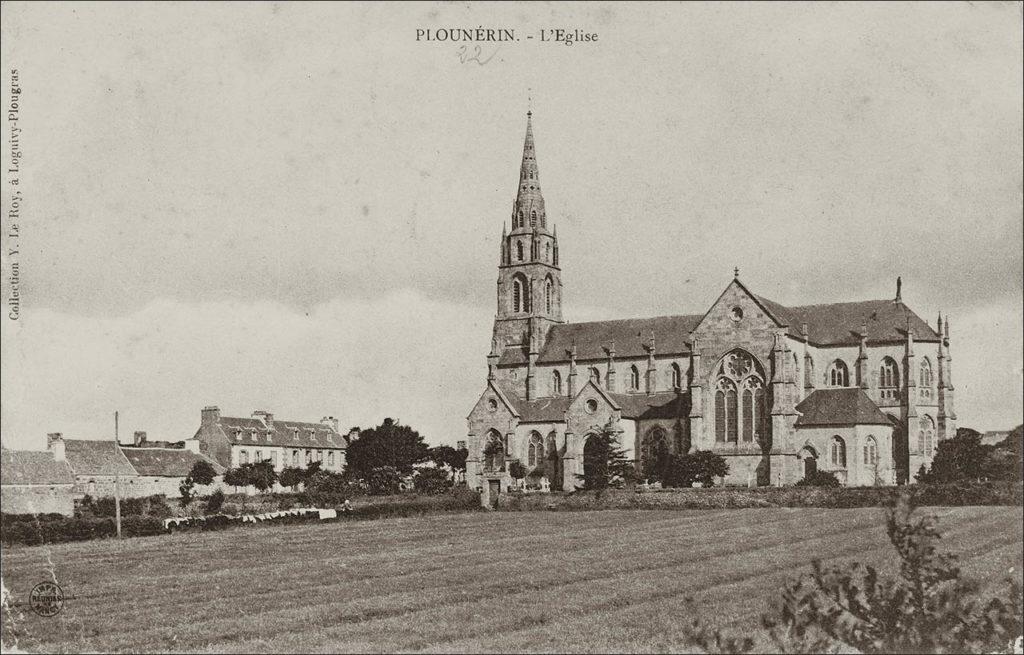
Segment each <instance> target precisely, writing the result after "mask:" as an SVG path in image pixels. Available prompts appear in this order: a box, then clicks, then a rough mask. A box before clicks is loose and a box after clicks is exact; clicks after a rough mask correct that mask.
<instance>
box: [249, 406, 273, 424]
mask: <svg viewBox="0 0 1024 655" xmlns="http://www.w3.org/2000/svg"><path fill="white" fill-rule="evenodd" d="M252 417H253V418H259V419H262V420H263V423H264V424H266V426H267V427H268V428H272V427H274V415H273V414H271V413H270V412H265V411H263V410H261V409H258V410H256V411H255V412H253V413H252Z"/></svg>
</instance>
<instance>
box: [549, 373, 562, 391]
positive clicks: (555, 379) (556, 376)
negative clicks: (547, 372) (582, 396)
mask: <svg viewBox="0 0 1024 655" xmlns="http://www.w3.org/2000/svg"><path fill="white" fill-rule="evenodd" d="M551 395H552V396H561V395H562V374H561V373H559V372H558V371H551Z"/></svg>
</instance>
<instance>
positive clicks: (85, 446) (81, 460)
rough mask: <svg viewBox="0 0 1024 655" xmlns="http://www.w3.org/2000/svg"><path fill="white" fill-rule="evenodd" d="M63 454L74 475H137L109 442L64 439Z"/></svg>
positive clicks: (116, 447)
mask: <svg viewBox="0 0 1024 655" xmlns="http://www.w3.org/2000/svg"><path fill="white" fill-rule="evenodd" d="M64 453H65V455H66V457H67V461H68V465H70V466H71V470H72V471H73V472H74V474H75V475H126V476H133V477H134V476H135V475H137V474H136V473H135V469H134V468H132V465H131V464H130V463H129V462H128V459H127V458H126V457H125V456H124V455H122V454H121V449H120V448H119V447H118V446H117V444H115V443H114V442H113V441H111V440H107V439H104V440H102V441H94V440H89V439H65V440H64Z"/></svg>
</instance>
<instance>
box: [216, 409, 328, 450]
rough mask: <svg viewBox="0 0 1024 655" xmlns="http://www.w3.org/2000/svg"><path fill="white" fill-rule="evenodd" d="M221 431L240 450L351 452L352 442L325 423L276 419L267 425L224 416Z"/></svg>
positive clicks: (220, 422)
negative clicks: (258, 447) (350, 444)
mask: <svg viewBox="0 0 1024 655" xmlns="http://www.w3.org/2000/svg"><path fill="white" fill-rule="evenodd" d="M219 425H220V428H221V430H223V431H224V434H225V435H226V436H227V438H228V441H230V442H231V443H232V444H234V445H239V446H283V447H286V448H342V449H344V448H347V447H348V442H347V441H345V438H344V437H342V436H341V435H340V434H339V433H337V432H335V431H334V430H333V429H332V428H330V427H329V426H326V425H324V424H323V423H304V422H302V421H284V420H281V419H276V418H275V419H274V421H273V423H272V424H271V425H269V426H268V425H267V424H266V423H264V422H263V421H262V420H261V419H258V418H236V417H232V416H222V417H220V420H219Z"/></svg>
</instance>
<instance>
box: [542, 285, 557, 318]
mask: <svg viewBox="0 0 1024 655" xmlns="http://www.w3.org/2000/svg"><path fill="white" fill-rule="evenodd" d="M554 295H555V285H554V283H552V282H551V277H550V276H548V279H546V280H544V307H545V309H546V310H547V313H548V314H550V313H551V308H552V306H553V305H554Z"/></svg>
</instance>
